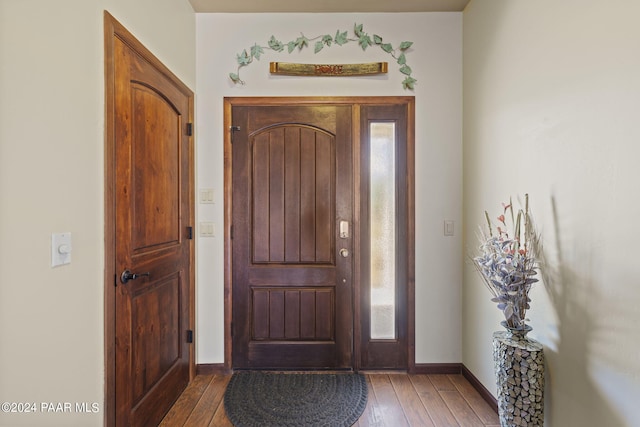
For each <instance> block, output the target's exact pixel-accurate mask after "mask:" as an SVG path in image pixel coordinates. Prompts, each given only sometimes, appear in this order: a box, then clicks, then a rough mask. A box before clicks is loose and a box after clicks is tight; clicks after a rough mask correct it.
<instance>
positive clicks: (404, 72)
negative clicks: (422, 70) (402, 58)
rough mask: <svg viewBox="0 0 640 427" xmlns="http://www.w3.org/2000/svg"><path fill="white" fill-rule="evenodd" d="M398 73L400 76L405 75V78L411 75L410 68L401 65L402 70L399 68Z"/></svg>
mask: <svg viewBox="0 0 640 427" xmlns="http://www.w3.org/2000/svg"><path fill="white" fill-rule="evenodd" d="M400 72H401V73H402V74H406V75H407V76H410V75H411V67H409V66H408V65H403V66H402V68H400Z"/></svg>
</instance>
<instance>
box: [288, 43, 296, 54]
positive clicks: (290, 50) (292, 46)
mask: <svg viewBox="0 0 640 427" xmlns="http://www.w3.org/2000/svg"><path fill="white" fill-rule="evenodd" d="M295 48H296V42H294V41H290V42H289V43H287V49H288V50H289V53H291V52H293V50H294V49H295Z"/></svg>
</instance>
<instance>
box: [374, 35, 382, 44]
mask: <svg viewBox="0 0 640 427" xmlns="http://www.w3.org/2000/svg"><path fill="white" fill-rule="evenodd" d="M373 42H374V43H375V44H382V37H380V36H379V35H377V34H374V35H373Z"/></svg>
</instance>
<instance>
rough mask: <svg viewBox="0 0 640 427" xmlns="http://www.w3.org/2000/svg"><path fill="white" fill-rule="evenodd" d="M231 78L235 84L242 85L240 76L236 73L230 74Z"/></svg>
mask: <svg viewBox="0 0 640 427" xmlns="http://www.w3.org/2000/svg"><path fill="white" fill-rule="evenodd" d="M229 78H230V79H231V80H232V81H233V82H234V83H240V76H239V75H237V74H236V73H229Z"/></svg>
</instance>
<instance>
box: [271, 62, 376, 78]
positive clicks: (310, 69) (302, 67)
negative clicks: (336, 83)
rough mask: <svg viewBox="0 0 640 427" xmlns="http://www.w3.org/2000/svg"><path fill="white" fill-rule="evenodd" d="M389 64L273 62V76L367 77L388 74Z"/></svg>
mask: <svg viewBox="0 0 640 427" xmlns="http://www.w3.org/2000/svg"><path fill="white" fill-rule="evenodd" d="M387 69H388V63H386V62H370V63H368V64H294V63H292V62H271V63H270V65H269V71H270V72H271V74H283V75H287V76H366V75H372V74H386V73H387Z"/></svg>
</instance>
